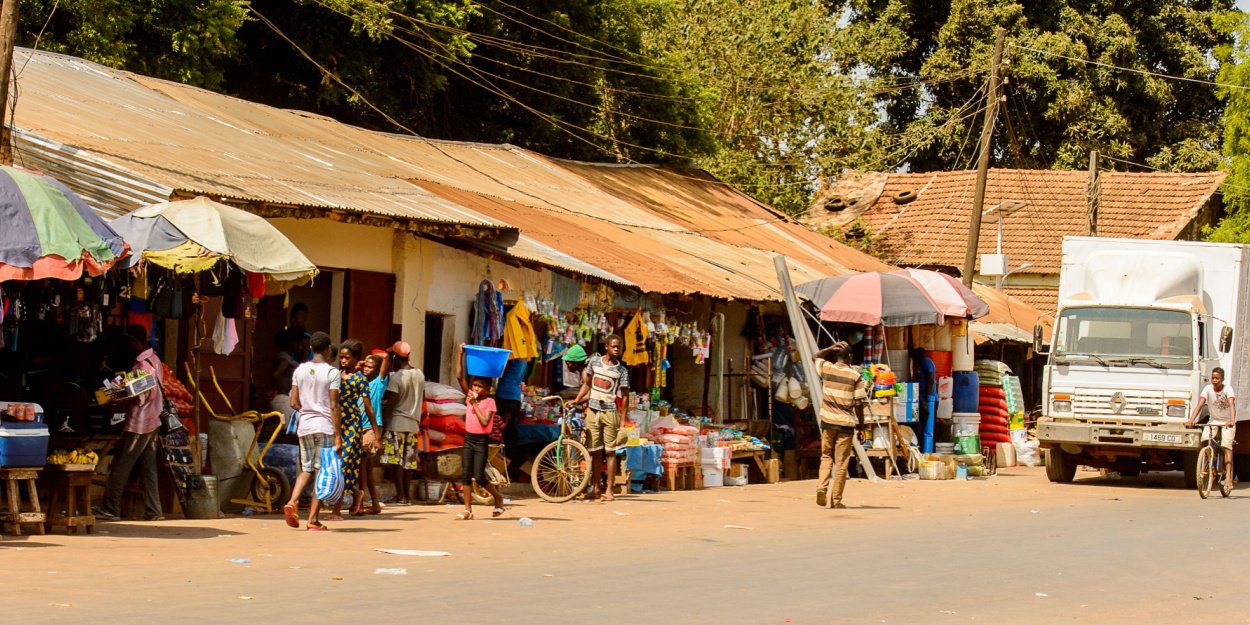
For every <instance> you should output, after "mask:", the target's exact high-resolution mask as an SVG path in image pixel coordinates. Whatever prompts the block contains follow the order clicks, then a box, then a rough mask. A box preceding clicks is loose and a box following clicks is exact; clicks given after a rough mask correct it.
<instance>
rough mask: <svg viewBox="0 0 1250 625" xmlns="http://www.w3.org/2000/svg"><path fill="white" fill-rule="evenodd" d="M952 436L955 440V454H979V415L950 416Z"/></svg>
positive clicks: (962, 414)
mask: <svg viewBox="0 0 1250 625" xmlns="http://www.w3.org/2000/svg"><path fill="white" fill-rule="evenodd" d="M951 425H952V428H953V431H952V435H953V436H954V439H955V453H957V454H979V453H981V415H979V414H977V413H975V412H973V413H963V412H961V413H956V414H953V415H951Z"/></svg>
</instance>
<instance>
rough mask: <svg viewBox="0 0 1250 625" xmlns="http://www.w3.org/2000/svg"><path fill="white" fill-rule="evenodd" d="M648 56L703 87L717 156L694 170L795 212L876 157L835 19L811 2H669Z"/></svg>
mask: <svg viewBox="0 0 1250 625" xmlns="http://www.w3.org/2000/svg"><path fill="white" fill-rule="evenodd" d="M665 4H666V6H665V7H664V14H663V16H662V19H660V20H659V22H658V23H657V27H656V28H654V29H651V31H650V32H651V33H652V35H651V38H650V39H649V42H648V43H649V46H648V48H649V50H650V51H651V52H650V53H651V54H652V55H653V56H654V57H655V58H657V60H658V61H659V62H662V63H665V64H666V65H668V66H670V67H672V68H674V70H675V71H679V72H680V74H679V78H677V79H678V80H682V81H684V82H686V83H688V84H692V85H698V87H699V89H698V91H697V93H698V96H699V97H698V98H697V99H696V100H695V101H694V102H692V106H694V107H695V108H696V110H697V111H698V119H699V120H700V121H701V123H702V124H704V127H705V128H707V130H708V133H709V134H710V135H711V137H712V140H713V141H714V142H715V148H714V149H713V150H712V151H711V152H710V153H709V154H707V155H705V156H702V157H700V158H698V159H697V163H698V164H699V165H700V166H702V167H704V168H705V169H707V170H708V171H710V172H712V173H713V174H716V175H717V176H719V177H721V178H722V179H724V180H726V181H727V182H730V183H732V184H735V185H738V186H740V187H741V188H742V189H743V190H745V191H746V192H748V193H751V194H752V195H754V196H755V197H757V198H759V199H761V200H763V201H765V202H767V203H769V204H772V205H773V206H775V207H777V208H780V209H782V210H785V211H789V212H798V211H801V210H803V209H806V207H807V203H808V200H809V198H810V196H811V193H812V190H813V187H814V185H815V181H816V180H817V179H818V178H820V177H822V176H830V175H835V174H837V173H838V172H840V171H841V170H843V169H844V168H846V167H847V166H849V165H852V164H861V163H864V162H868V161H871V155H874V154H878V152H879V150H878V147H879V146H877V145H876V144H874V143H873V142H872V141H871V140H870V130H869V128H870V126H871V125H872V123H873V122H874V121H875V112H874V111H873V109H872V108H871V102H870V101H869V100H867V99H866V98H864V97H863V95H862V93H861V90H862V88H863V85H861V84H859V83H860V81H857V80H855V79H854V78H852V77H850V76H848V75H847V73H846V72H845V71H842V70H841V68H839V67H838V66H837V64H836V63H833V62H831V55H832V52H833V49H834V47H835V45H836V43H837V41H838V38H839V36H840V31H839V29H838V27H837V19H836V17H835V16H834V15H831V14H830V13H829V11H828V10H827V9H826V8H825V7H824V6H823V5H821V4H820V3H818V2H813V1H811V0H738V1H735V2H724V1H722V0H671V1H669V2H667V3H665Z"/></svg>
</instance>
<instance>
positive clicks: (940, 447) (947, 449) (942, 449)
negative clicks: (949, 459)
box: [934, 443, 955, 456]
mask: <svg viewBox="0 0 1250 625" xmlns="http://www.w3.org/2000/svg"><path fill="white" fill-rule="evenodd" d="M934 453H936V454H937V455H939V456H949V455H951V454H953V453H955V443H937V444H936V445H934Z"/></svg>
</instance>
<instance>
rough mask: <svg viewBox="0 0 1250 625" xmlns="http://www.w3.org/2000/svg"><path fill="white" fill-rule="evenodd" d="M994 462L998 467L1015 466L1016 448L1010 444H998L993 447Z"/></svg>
mask: <svg viewBox="0 0 1250 625" xmlns="http://www.w3.org/2000/svg"><path fill="white" fill-rule="evenodd" d="M994 453H995V455H996V458H995V460H996V461H997V463H998V466H1000V467H1014V466H1016V447H1015V445H1012V444H1011V443H998V444H997V445H995V446H994Z"/></svg>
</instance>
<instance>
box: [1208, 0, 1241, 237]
mask: <svg viewBox="0 0 1250 625" xmlns="http://www.w3.org/2000/svg"><path fill="white" fill-rule="evenodd" d="M1219 26H1220V27H1221V28H1222V29H1223V30H1224V31H1225V32H1227V33H1229V34H1230V35H1232V39H1231V40H1230V41H1229V42H1228V43H1226V44H1225V45H1222V46H1220V47H1219V48H1218V49H1217V50H1216V58H1218V59H1219V61H1220V76H1219V80H1220V82H1222V83H1226V84H1231V85H1241V86H1243V87H1246V88H1243V89H1232V88H1223V89H1221V92H1220V95H1221V96H1222V97H1223V98H1224V100H1225V106H1224V119H1223V125H1224V157H1225V158H1226V159H1227V160H1226V163H1225V165H1226V167H1227V168H1228V170H1229V174H1228V178H1226V179H1225V180H1224V186H1223V187H1222V191H1223V193H1224V208H1225V210H1226V211H1227V213H1228V217H1226V218H1224V220H1223V221H1221V222H1220V224H1219V225H1218V226H1217V227H1216V228H1215V230H1214V231H1213V232H1210V233H1208V234H1209V236H1210V239H1211V240H1212V241H1220V242H1225V243H1250V21H1248V20H1247V18H1246V15H1245V14H1244V13H1240V12H1236V13H1229V14H1226V15H1224V16H1222V18H1221V20H1220V21H1219Z"/></svg>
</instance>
